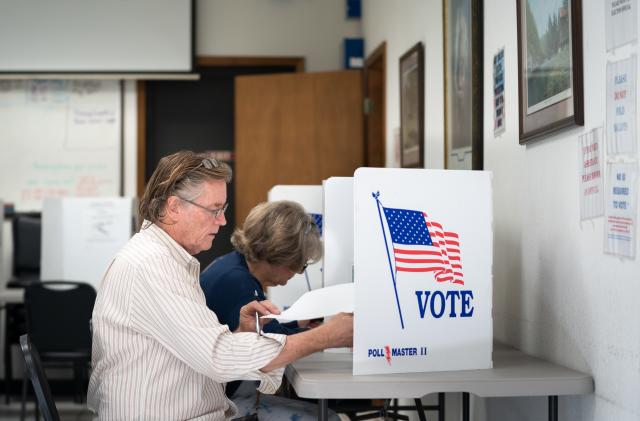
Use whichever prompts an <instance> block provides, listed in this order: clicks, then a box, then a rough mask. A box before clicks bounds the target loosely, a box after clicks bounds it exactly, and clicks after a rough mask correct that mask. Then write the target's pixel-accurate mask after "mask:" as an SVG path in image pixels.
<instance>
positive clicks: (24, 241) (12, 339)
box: [4, 213, 41, 404]
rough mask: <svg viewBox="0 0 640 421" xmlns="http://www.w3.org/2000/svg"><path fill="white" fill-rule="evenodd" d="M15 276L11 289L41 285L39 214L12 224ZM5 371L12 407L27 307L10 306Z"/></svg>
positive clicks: (26, 215) (22, 216)
mask: <svg viewBox="0 0 640 421" xmlns="http://www.w3.org/2000/svg"><path fill="white" fill-rule="evenodd" d="M11 227H12V239H13V241H12V243H13V273H12V277H11V279H10V280H9V282H8V283H7V287H8V288H24V287H25V286H27V285H30V284H32V283H34V282H40V237H41V221H40V215H39V214H37V213H18V214H15V215H14V216H13V220H12V224H11ZM5 310H6V318H5V329H4V332H5V338H4V367H5V371H4V372H5V401H6V403H7V404H8V403H9V398H10V396H11V385H12V383H13V370H12V368H13V364H12V358H11V357H12V354H11V350H12V346H13V345H18V344H19V338H20V335H22V334H23V333H25V332H26V331H27V328H26V320H25V318H26V316H25V310H24V305H23V304H6V305H5Z"/></svg>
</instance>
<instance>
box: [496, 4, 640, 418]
mask: <svg viewBox="0 0 640 421" xmlns="http://www.w3.org/2000/svg"><path fill="white" fill-rule="evenodd" d="M604 3H605V2H592V1H583V2H582V9H583V28H585V30H584V33H583V38H584V39H583V44H584V48H583V52H584V102H585V110H584V111H585V126H584V128H582V127H580V128H575V129H571V130H565V131H562V132H561V133H559V134H557V135H555V136H553V137H550V138H548V139H545V140H542V141H537V142H535V143H531V144H530V145H527V146H520V145H519V144H518V119H517V116H518V93H517V89H518V74H517V69H518V65H517V44H516V39H517V37H516V20H515V16H516V8H515V2H513V1H506V0H502V1H499V2H485V44H484V48H485V57H484V66H485V86H484V92H485V110H487V111H491V110H492V108H491V107H492V99H493V97H492V92H493V86H492V71H491V69H492V62H493V54H495V52H496V51H497V50H498V48H500V47H502V46H504V47H505V92H506V98H505V100H506V119H507V129H506V132H505V134H504V135H502V136H501V137H499V138H498V139H494V138H493V129H492V128H493V122H492V116H491V114H490V113H489V112H486V113H485V116H484V117H485V120H484V127H485V130H484V135H485V149H484V151H485V168H486V169H488V170H491V171H493V172H494V198H495V217H494V220H495V221H496V231H495V244H496V247H495V249H494V250H495V257H494V279H495V283H494V291H495V293H494V323H495V335H496V337H498V338H499V339H502V340H504V341H506V342H509V343H512V344H514V345H516V346H517V347H519V348H522V349H523V350H525V351H527V352H529V353H532V354H534V355H539V356H542V357H544V358H547V359H549V360H552V361H555V362H557V363H560V364H562V365H565V366H568V367H571V368H574V369H577V370H580V371H584V372H587V373H591V374H592V375H593V377H594V379H595V387H596V393H595V395H594V396H586V397H574V398H561V399H560V418H561V419H576V420H598V421H608V420H616V421H623V420H638V419H639V418H640V400H639V399H638V393H639V392H640V364H639V361H640V306H638V305H637V301H636V300H637V296H638V293H640V261H639V260H638V258H636V259H635V260H621V259H619V258H616V257H613V256H609V255H605V254H604V253H603V243H604V233H603V229H604V227H603V225H604V224H603V218H599V219H597V220H595V221H594V222H593V223H591V222H587V223H583V224H580V208H579V201H578V198H579V185H578V174H579V170H580V167H579V161H578V143H577V142H578V139H577V136H578V135H579V134H581V133H583V132H586V131H587V130H589V129H591V128H594V127H598V126H601V125H602V124H603V122H604V120H605V115H606V113H605V77H606V60H607V55H606V54H605V32H604V27H605V22H604V15H605V11H604ZM505 16H510V17H513V18H510V19H505ZM620 58H621V57H620ZM493 401H495V402H493ZM541 403H543V402H540V401H538V400H531V399H520V400H512V399H501V400H490V401H489V402H487V409H488V414H489V416H488V418H489V419H501V420H510V419H513V420H533V419H540V418H541V416H542V415H543V414H544V413H545V412H540V408H539V406H540V404H541Z"/></svg>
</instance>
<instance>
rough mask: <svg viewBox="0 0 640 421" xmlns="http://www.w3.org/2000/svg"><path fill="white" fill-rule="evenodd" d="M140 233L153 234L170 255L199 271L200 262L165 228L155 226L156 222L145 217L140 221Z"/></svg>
mask: <svg viewBox="0 0 640 421" xmlns="http://www.w3.org/2000/svg"><path fill="white" fill-rule="evenodd" d="M140 233H141V234H143V235H144V234H145V233H148V234H149V235H152V236H154V237H155V238H156V239H158V240H159V241H160V242H161V243H162V244H164V245H165V246H166V247H167V249H168V250H169V252H170V253H171V256H172V257H173V258H174V259H175V260H176V261H177V262H180V263H184V266H185V267H186V268H187V269H189V268H193V266H197V273H199V272H200V262H199V261H198V259H196V258H195V257H193V256H192V255H190V254H189V252H188V251H186V250H185V249H184V247H182V246H181V245H180V244H178V243H177V242H176V240H174V239H173V238H171V236H170V235H169V234H167V232H166V231H165V230H163V229H162V228H160V227H159V226H157V225H156V224H154V223H152V222H150V221H147V220H146V219H145V220H144V221H143V222H142V228H141V229H140Z"/></svg>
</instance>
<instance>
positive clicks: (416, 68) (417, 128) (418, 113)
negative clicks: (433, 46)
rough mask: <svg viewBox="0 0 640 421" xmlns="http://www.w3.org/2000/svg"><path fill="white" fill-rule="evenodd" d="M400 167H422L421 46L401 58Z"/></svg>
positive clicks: (422, 102) (419, 44) (422, 98)
mask: <svg viewBox="0 0 640 421" xmlns="http://www.w3.org/2000/svg"><path fill="white" fill-rule="evenodd" d="M400 164H401V166H402V167H403V168H423V167H424V46H423V45H422V43H421V42H419V43H417V44H416V45H414V46H413V47H411V49H410V50H409V51H407V52H406V53H404V54H403V55H402V57H400Z"/></svg>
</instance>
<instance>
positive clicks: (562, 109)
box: [517, 0, 584, 144]
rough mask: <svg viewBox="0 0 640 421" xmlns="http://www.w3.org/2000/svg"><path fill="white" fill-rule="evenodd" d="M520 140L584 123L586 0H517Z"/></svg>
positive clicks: (532, 138) (529, 139)
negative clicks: (583, 67) (583, 45)
mask: <svg viewBox="0 0 640 421" xmlns="http://www.w3.org/2000/svg"><path fill="white" fill-rule="evenodd" d="M517 11H518V87H519V91H520V95H519V97H520V99H519V113H520V118H519V120H520V143H521V144H524V143H527V142H529V141H531V140H534V139H537V138H540V137H543V136H546V135H548V134H550V133H552V132H554V131H556V130H559V129H562V128H565V127H568V126H573V125H579V126H582V125H584V110H583V87H582V5H581V0H517Z"/></svg>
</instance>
